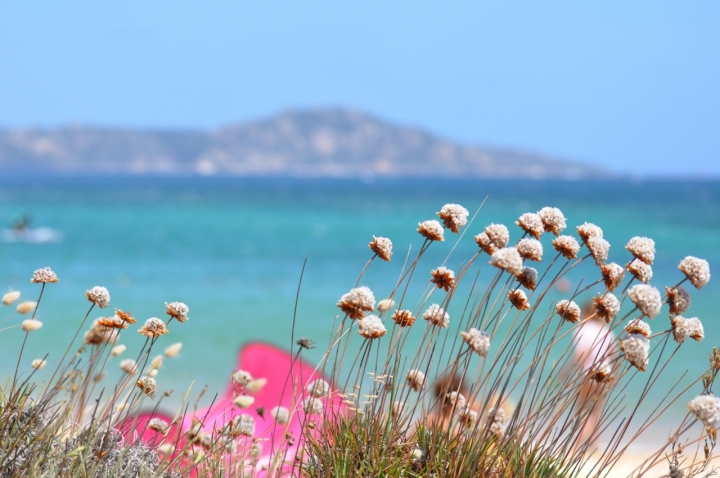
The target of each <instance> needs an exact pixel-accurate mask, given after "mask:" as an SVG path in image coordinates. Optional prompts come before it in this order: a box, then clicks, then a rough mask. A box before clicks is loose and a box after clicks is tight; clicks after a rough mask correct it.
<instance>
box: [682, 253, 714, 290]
mask: <svg viewBox="0 0 720 478" xmlns="http://www.w3.org/2000/svg"><path fill="white" fill-rule="evenodd" d="M678 269H680V270H681V271H682V273H683V274H685V276H686V277H687V278H688V279H690V282H692V285H694V286H695V288H696V289H698V290H699V289H702V288H703V287H705V285H706V284H707V283H708V282H709V281H710V264H708V261H706V260H705V259H698V258H697V257H693V256H687V257H686V258H685V259H683V260H682V261H680V264H679V265H678Z"/></svg>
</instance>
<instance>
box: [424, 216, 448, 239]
mask: <svg viewBox="0 0 720 478" xmlns="http://www.w3.org/2000/svg"><path fill="white" fill-rule="evenodd" d="M417 232H419V233H420V235H421V236H422V237H424V238H425V239H428V240H430V241H444V240H445V236H444V234H445V230H444V229H443V228H442V226H441V225H440V223H439V222H437V221H436V220H435V219H430V220H428V221H423V222H420V223H418V228H417Z"/></svg>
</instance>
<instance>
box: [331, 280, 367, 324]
mask: <svg viewBox="0 0 720 478" xmlns="http://www.w3.org/2000/svg"><path fill="white" fill-rule="evenodd" d="M337 306H338V307H339V308H340V310H342V311H343V312H345V313H346V314H347V316H348V317H350V318H351V319H362V318H363V316H364V315H365V312H372V311H373V310H374V309H375V296H374V295H373V293H372V291H371V290H370V288H369V287H365V286H360V287H356V288H354V289H350V292H348V293H347V294H345V295H343V296H342V297H340V300H339V301H338V303H337Z"/></svg>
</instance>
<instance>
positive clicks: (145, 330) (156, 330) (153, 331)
mask: <svg viewBox="0 0 720 478" xmlns="http://www.w3.org/2000/svg"><path fill="white" fill-rule="evenodd" d="M138 332H140V335H144V336H145V337H147V338H150V339H154V338H156V337H160V336H161V335H163V334H167V333H168V332H170V331H169V330H168V329H166V328H165V322H163V321H162V320H160V319H158V318H157V317H150V318H149V319H147V320H146V321H145V325H143V326H142V327H140V330H139V331H138Z"/></svg>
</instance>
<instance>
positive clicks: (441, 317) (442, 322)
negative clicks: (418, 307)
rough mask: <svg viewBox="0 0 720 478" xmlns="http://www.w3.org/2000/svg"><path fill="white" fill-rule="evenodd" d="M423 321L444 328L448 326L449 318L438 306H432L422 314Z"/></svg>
mask: <svg viewBox="0 0 720 478" xmlns="http://www.w3.org/2000/svg"><path fill="white" fill-rule="evenodd" d="M423 319H425V320H427V321H428V322H430V323H431V324H433V325H438V326H440V327H445V328H447V326H448V325H449V324H450V316H449V315H448V313H447V312H445V310H444V309H443V308H442V307H440V306H439V305H438V304H432V305H431V306H430V307H428V309H427V310H426V311H425V313H424V314H423Z"/></svg>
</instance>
